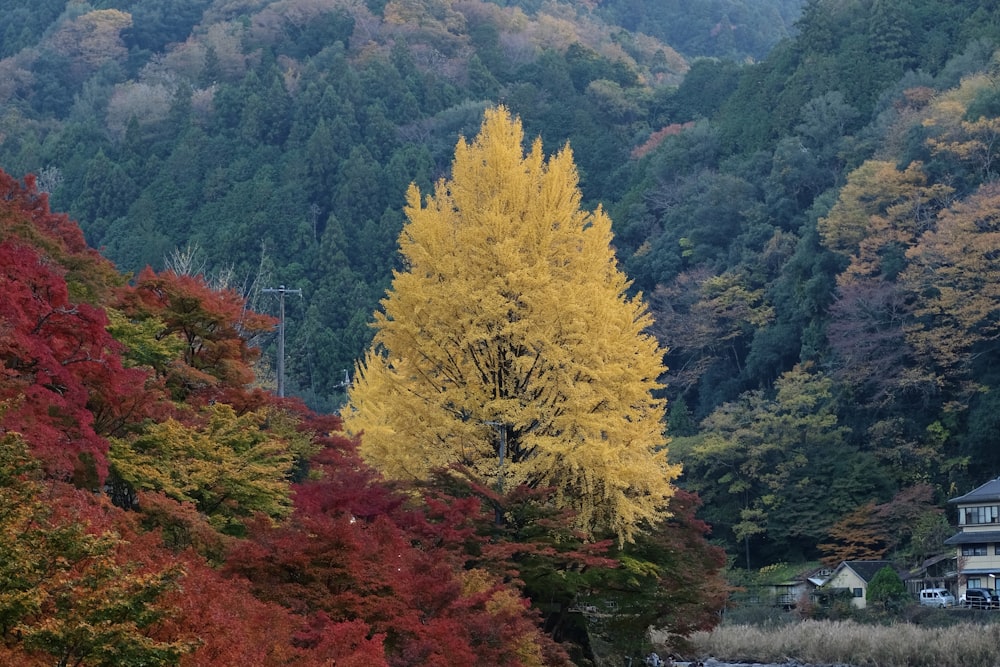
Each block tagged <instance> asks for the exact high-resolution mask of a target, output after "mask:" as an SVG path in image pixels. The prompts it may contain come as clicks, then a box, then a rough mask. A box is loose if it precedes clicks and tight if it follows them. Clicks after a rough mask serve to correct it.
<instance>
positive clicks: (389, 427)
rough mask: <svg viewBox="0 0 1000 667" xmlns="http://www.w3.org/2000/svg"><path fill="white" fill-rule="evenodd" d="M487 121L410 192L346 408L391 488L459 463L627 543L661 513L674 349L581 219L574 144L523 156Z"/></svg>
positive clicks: (498, 112)
mask: <svg viewBox="0 0 1000 667" xmlns="http://www.w3.org/2000/svg"><path fill="white" fill-rule="evenodd" d="M523 139H524V135H523V130H522V127H521V123H520V120H518V119H517V118H514V117H512V116H511V115H510V113H509V112H508V111H507V110H506V109H505V108H503V107H499V108H495V109H491V110H488V111H487V112H486V115H485V119H484V121H483V124H482V127H481V130H480V133H479V135H478V136H477V137H476V138H475V140H474V141H472V142H471V143H470V142H467V141H466V140H465V139H462V140H460V141H459V143H458V145H457V147H456V150H455V159H454V162H453V164H452V174H451V178H450V180H445V179H442V180H441V181H439V182H438V183H437V184H436V186H435V188H434V192H433V194H431V195H428V196H426V198H423V199H422V195H421V192H420V190H419V189H418V188H417V187H416V186H411V187H410V189H409V191H408V193H407V205H406V209H405V213H406V216H407V218H408V221H407V223H406V224H405V226H404V228H403V230H402V232H401V234H400V237H399V245H400V252H401V253H402V257H403V263H404V267H405V268H404V269H403V270H402V271H399V272H397V273H396V274H395V275H394V279H393V282H392V286H391V288H390V290H389V292H388V294H387V296H386V298H385V299H383V300H382V304H381V306H382V307H381V309H380V310H379V311H378V312H376V313H375V323H374V326H375V328H376V330H377V332H376V334H375V337H374V341H373V344H372V347H371V349H370V350H369V351H368V353H367V354H366V356H365V359H364V360H363V362H362V363H361V364H360V365H359V368H358V369H357V374H356V375H357V377H356V381H355V382H354V384H353V386H352V387H351V389H350V392H349V402H348V405H347V406H346V407H345V409H344V410H343V417H344V422H345V426H346V428H347V430H348V431H350V432H352V433H355V434H361V452H362V454H363V456H364V457H365V458H366V459H367V460H368V461H369V462H370V463H371V464H373V465H374V466H375V467H376V468H378V469H379V470H380V471H382V473H383V474H385V475H386V476H387V477H389V478H395V479H409V480H419V479H423V478H426V477H427V476H428V475H429V474H430V473H431V472H432V471H433V470H434V469H436V468H441V467H445V466H449V465H451V464H461V466H462V467H463V468H464V469H465V470H467V471H469V474H470V475H471V476H473V477H474V478H475V480H476V481H478V482H480V483H482V484H487V485H489V486H491V487H496V488H498V489H499V490H501V491H503V490H510V489H512V488H514V487H516V486H518V485H521V484H527V485H530V486H535V487H539V486H544V487H551V488H553V489H554V493H555V495H554V498H555V501H556V502H557V503H559V504H560V505H561V506H563V507H568V508H572V509H574V510H576V512H577V516H578V519H579V522H580V527H581V528H583V529H584V530H586V531H589V532H590V533H591V534H606V533H611V534H615V535H617V536H618V538H619V539H620V540H625V541H627V540H629V539H631V538H632V537H633V536H634V535H635V533H636V531H637V530H641V529H642V527H643V526H644V525H647V524H648V523H649V522H655V521H656V520H657V519H659V518H661V517H662V516H663V515H664V511H665V506H666V504H667V501H668V500H669V498H670V496H671V495H672V493H673V487H672V481H673V480H674V479H675V478H676V476H677V475H678V473H679V469H678V467H677V466H676V465H673V464H671V463H669V462H668V460H667V451H666V443H667V440H666V436H665V433H664V419H663V417H664V408H665V404H664V401H663V400H662V399H661V398H659V397H657V391H658V390H659V389H661V386H660V384H659V383H658V378H659V377H660V376H661V374H662V373H663V372H664V370H665V368H664V366H663V362H662V359H663V350H662V349H661V348H660V347H659V345H658V344H657V342H656V340H655V339H654V338H653V336H651V335H650V334H649V332H648V331H647V329H648V327H649V326H650V324H651V318H650V315H649V313H648V311H647V309H646V306H645V305H644V304H643V302H642V300H641V297H635V298H632V297H629V296H628V295H627V293H626V290H627V287H628V281H627V279H626V277H625V276H624V274H623V273H622V272H621V271H620V270H619V269H618V268H617V265H616V262H615V258H614V253H613V250H612V247H611V240H612V234H611V220H610V218H609V217H608V216H607V215H606V214H605V213H604V211H603V210H602V209H601V208H598V209H597V210H595V211H593V212H586V211H583V210H581V208H580V202H581V194H580V190H579V187H578V176H577V172H576V167H575V165H574V162H573V156H572V153H571V151H570V149H569V147H566V148H564V149H563V150H561V151H559V152H557V153H556V154H555V155H553V156H551V157H549V158H548V159H546V158H545V157H544V156H543V153H542V145H541V141H540V140H536V141H535V142H534V143H533V145H532V147H531V150H530V151H529V152H527V153H525V151H524V148H523V147H522V142H523Z"/></svg>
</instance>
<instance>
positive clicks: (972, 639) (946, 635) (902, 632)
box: [691, 612, 1000, 667]
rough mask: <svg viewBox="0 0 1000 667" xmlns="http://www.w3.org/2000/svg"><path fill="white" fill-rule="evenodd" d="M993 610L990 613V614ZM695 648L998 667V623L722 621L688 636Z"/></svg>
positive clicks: (867, 666)
mask: <svg viewBox="0 0 1000 667" xmlns="http://www.w3.org/2000/svg"><path fill="white" fill-rule="evenodd" d="M993 613H996V612H993ZM691 643H692V644H693V646H694V649H695V652H696V653H697V654H699V655H700V656H703V657H708V656H714V657H716V658H719V659H720V660H726V661H730V662H751V663H752V662H758V663H779V664H780V663H786V662H798V663H805V664H814V665H852V666H853V667H993V666H1000V623H976V622H964V623H956V624H954V625H948V626H947V627H943V626H937V627H929V626H924V625H915V624H913V623H905V622H900V623H892V624H888V625H868V624H862V623H857V622H855V621H829V620H822V621H815V620H805V621H801V622H798V623H792V624H780V625H770V626H754V625H729V624H723V625H721V626H719V627H718V628H716V629H715V630H714V631H713V632H710V633H708V632H702V633H698V634H696V635H694V636H692V637H691Z"/></svg>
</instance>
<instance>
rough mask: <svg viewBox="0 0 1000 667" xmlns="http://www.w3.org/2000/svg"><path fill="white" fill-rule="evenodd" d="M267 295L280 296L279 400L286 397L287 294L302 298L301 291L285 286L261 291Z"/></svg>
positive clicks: (266, 288)
mask: <svg viewBox="0 0 1000 667" xmlns="http://www.w3.org/2000/svg"><path fill="white" fill-rule="evenodd" d="M261 292H264V293H265V294H277V295H278V304H279V310H278V398H284V397H285V294H298V295H299V296H302V290H300V289H288V288H286V287H285V286H284V285H278V287H277V288H274V287H265V288H264V289H262V290H261Z"/></svg>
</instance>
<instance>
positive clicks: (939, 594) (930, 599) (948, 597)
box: [918, 588, 955, 607]
mask: <svg viewBox="0 0 1000 667" xmlns="http://www.w3.org/2000/svg"><path fill="white" fill-rule="evenodd" d="M918 597H919V598H920V604H922V605H925V606H927V607H954V606H955V596H954V595H952V594H951V593H949V592H948V589H947V588H925V589H924V590H922V591H920V594H919V596H918Z"/></svg>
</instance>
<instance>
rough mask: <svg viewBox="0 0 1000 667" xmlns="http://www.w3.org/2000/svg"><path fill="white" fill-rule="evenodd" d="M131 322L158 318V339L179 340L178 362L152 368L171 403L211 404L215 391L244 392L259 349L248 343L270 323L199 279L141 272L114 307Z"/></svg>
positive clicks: (230, 294) (231, 295) (229, 292)
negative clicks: (167, 390) (163, 383)
mask: <svg viewBox="0 0 1000 667" xmlns="http://www.w3.org/2000/svg"><path fill="white" fill-rule="evenodd" d="M115 305H116V307H117V308H119V309H121V310H122V312H123V313H125V314H126V316H128V317H130V318H132V319H135V320H144V319H147V318H151V317H156V318H159V320H160V321H162V322H163V325H164V329H163V331H162V332H160V334H159V336H160V337H165V336H172V335H176V336H179V337H180V338H181V339H182V340H183V341H184V343H185V349H184V353H183V359H182V360H180V361H179V362H177V363H175V364H173V365H172V366H169V367H165V368H157V369H156V371H157V373H158V374H159V375H162V376H164V377H166V379H167V386H168V387H169V388H170V390H171V392H172V394H173V398H174V399H175V400H196V399H197V400H201V401H208V400H214V399H215V398H216V395H217V393H218V392H220V391H224V390H227V389H232V388H244V387H246V385H248V384H249V383H251V382H252V381H253V379H254V375H253V370H252V368H251V364H252V363H253V361H254V360H255V359H256V358H257V356H258V355H259V350H257V349H256V348H254V347H252V346H251V345H250V343H249V341H250V340H251V339H252V338H253V337H254V336H256V335H259V334H261V333H263V332H265V331H270V330H271V329H272V328H273V327H274V324H275V322H276V320H275V319H274V318H272V317H270V316H267V315H261V314H258V313H254V312H253V311H250V310H247V309H246V303H245V302H244V300H243V298H242V297H241V296H240V295H239V294H237V293H236V292H234V291H232V290H222V291H219V290H213V289H212V288H210V287H209V286H208V285H207V284H206V283H205V281H204V279H203V278H202V277H200V276H188V275H177V274H175V273H173V272H171V271H167V272H164V273H160V274H157V273H154V272H153V270H152V269H150V268H148V267H147V268H146V269H144V270H143V271H142V272H141V273H140V274H139V276H138V278H137V279H136V281H135V284H134V285H133V286H131V287H128V288H124V289H123V290H121V292H120V293H119V299H118V302H117V303H116V304H115Z"/></svg>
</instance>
